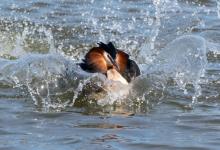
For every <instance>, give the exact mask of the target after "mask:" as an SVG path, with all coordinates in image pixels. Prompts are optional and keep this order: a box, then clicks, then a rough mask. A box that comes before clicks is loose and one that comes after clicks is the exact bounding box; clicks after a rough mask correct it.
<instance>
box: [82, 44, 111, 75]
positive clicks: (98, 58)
mask: <svg viewBox="0 0 220 150" xmlns="http://www.w3.org/2000/svg"><path fill="white" fill-rule="evenodd" d="M103 52H104V50H103V49H102V48H100V47H93V48H92V49H91V50H90V51H89V52H88V53H87V54H86V56H85V59H84V62H83V63H80V66H81V68H82V69H83V70H85V71H87V72H91V73H95V72H100V73H104V74H105V73H106V72H107V69H108V66H107V63H106V61H105V58H104V56H103Z"/></svg>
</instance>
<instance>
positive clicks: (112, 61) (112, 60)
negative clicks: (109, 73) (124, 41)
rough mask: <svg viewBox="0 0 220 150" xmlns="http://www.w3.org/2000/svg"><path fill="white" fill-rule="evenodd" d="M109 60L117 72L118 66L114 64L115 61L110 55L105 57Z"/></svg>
mask: <svg viewBox="0 0 220 150" xmlns="http://www.w3.org/2000/svg"><path fill="white" fill-rule="evenodd" d="M107 56H108V58H109V60H110V61H111V63H112V65H113V66H114V67H115V69H116V70H117V71H118V72H119V66H118V64H117V63H116V62H115V60H114V59H113V58H112V57H111V56H110V55H107Z"/></svg>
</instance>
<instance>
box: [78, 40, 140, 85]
mask: <svg viewBox="0 0 220 150" xmlns="http://www.w3.org/2000/svg"><path fill="white" fill-rule="evenodd" d="M98 44H99V47H93V48H92V49H90V51H89V52H88V53H87V54H86V55H85V58H84V59H83V62H82V63H80V67H81V68H82V69H83V70H84V71H87V72H91V73H95V72H99V73H103V74H105V75H106V76H107V78H108V79H109V80H113V81H120V82H121V83H123V84H128V82H130V81H131V80H132V79H134V78H135V77H137V76H139V75H140V70H139V67H138V65H137V64H136V63H135V61H133V60H131V59H129V55H128V54H127V53H125V52H123V51H121V50H118V49H116V48H115V47H114V45H113V44H112V43H111V42H110V43H108V44H104V43H98Z"/></svg>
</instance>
